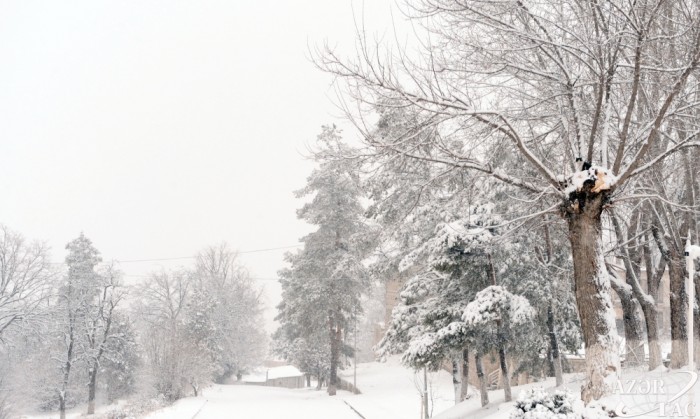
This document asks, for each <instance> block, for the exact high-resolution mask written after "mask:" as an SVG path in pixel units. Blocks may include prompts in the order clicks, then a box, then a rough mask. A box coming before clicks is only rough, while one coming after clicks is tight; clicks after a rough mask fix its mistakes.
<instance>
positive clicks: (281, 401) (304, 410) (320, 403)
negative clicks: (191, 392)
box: [146, 385, 369, 419]
mask: <svg viewBox="0 0 700 419" xmlns="http://www.w3.org/2000/svg"><path fill="white" fill-rule="evenodd" d="M195 417H196V418H197V419H224V418H250V419H253V418H255V419H281V418H285V419H293V418H300V419H301V418H304V419H315V418H318V419H325V418H328V419H330V418H334V419H358V418H359V416H357V414H355V413H354V412H353V411H352V409H350V407H348V406H347V405H345V403H343V400H342V399H341V398H338V397H335V398H334V397H328V396H327V395H326V393H325V392H323V391H315V390H313V389H286V388H276V387H264V386H255V385H214V386H211V387H209V388H208V389H206V390H205V391H204V394H203V395H202V396H200V397H187V398H185V399H182V400H179V401H178V402H176V403H175V404H173V405H172V406H169V407H166V408H164V409H161V410H158V411H156V412H154V413H152V414H150V415H148V416H146V418H147V419H192V418H195ZM368 419H369V418H368Z"/></svg>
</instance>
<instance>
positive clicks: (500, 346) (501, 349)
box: [497, 322, 513, 402]
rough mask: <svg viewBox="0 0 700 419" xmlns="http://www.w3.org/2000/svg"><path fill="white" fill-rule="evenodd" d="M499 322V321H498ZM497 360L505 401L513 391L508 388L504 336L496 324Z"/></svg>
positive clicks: (511, 396)
mask: <svg viewBox="0 0 700 419" xmlns="http://www.w3.org/2000/svg"><path fill="white" fill-rule="evenodd" d="M499 323H500V322H499ZM497 339H498V361H499V364H500V366H501V380H503V394H504V396H505V401H507V402H509V401H511V400H513V393H512V392H511V389H510V373H509V372H508V362H507V359H506V338H505V337H504V335H503V331H502V327H501V326H500V325H498V337H497Z"/></svg>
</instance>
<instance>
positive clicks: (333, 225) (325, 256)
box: [277, 126, 369, 395]
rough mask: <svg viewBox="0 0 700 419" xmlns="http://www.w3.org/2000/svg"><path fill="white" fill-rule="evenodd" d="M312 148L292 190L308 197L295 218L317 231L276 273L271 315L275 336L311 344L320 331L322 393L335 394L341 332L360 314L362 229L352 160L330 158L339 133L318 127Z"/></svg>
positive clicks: (337, 148) (337, 150)
mask: <svg viewBox="0 0 700 419" xmlns="http://www.w3.org/2000/svg"><path fill="white" fill-rule="evenodd" d="M318 147H319V149H318V150H317V151H316V153H315V159H316V161H317V163H318V167H317V168H316V169H315V170H314V171H313V172H312V174H311V176H309V178H308V181H307V185H306V187H304V188H303V189H301V190H299V191H297V192H296V196H297V197H299V198H303V197H311V200H310V202H308V203H306V204H305V205H304V206H303V207H302V208H301V209H299V210H298V212H297V216H298V217H299V218H300V219H302V220H304V221H306V222H308V223H309V224H312V225H315V226H317V229H316V231H314V232H313V233H311V234H308V235H307V236H305V237H303V238H302V239H301V240H302V242H303V243H304V248H303V249H302V250H301V251H299V252H298V253H295V254H288V255H287V262H288V263H289V265H290V267H289V268H288V269H285V270H283V271H281V272H280V277H281V283H282V299H283V301H282V303H281V304H280V306H279V310H280V313H279V315H278V317H277V318H278V320H279V321H280V323H281V329H282V331H281V332H280V333H278V337H279V338H283V339H286V340H287V341H288V342H294V341H296V340H297V339H299V338H301V339H303V341H306V342H312V340H311V337H312V336H314V335H316V334H318V333H320V332H321V331H322V330H325V333H327V335H328V338H329V339H328V340H329V346H330V348H329V350H330V365H329V382H328V394H330V395H335V393H336V388H337V384H338V382H337V371H338V368H339V363H340V354H341V352H342V351H343V350H347V348H344V347H343V335H344V334H345V333H346V331H347V330H348V328H349V327H350V326H351V325H352V320H353V318H354V316H356V315H358V314H359V313H360V312H361V306H360V296H361V294H362V292H363V291H364V290H366V289H367V287H368V281H369V277H368V273H367V270H366V268H365V266H364V265H363V263H362V260H363V258H364V254H365V246H364V243H363V240H362V234H363V232H364V230H365V229H366V227H365V225H364V223H363V219H362V216H363V208H362V205H361V203H360V197H361V196H362V191H361V188H360V179H359V176H358V174H357V171H356V170H355V167H354V166H353V162H352V161H349V160H335V159H333V158H332V156H334V155H337V154H341V153H343V152H348V151H349V148H348V147H347V146H346V145H345V144H343V142H342V140H341V137H340V131H339V130H338V129H337V128H336V127H335V126H324V127H323V129H322V132H321V134H320V135H319V136H318Z"/></svg>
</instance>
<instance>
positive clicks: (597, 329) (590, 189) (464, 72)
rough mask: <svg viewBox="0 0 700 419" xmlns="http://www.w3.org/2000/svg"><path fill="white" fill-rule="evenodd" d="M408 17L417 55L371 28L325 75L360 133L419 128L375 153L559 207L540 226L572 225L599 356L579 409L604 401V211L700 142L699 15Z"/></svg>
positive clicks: (429, 1)
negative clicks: (400, 124)
mask: <svg viewBox="0 0 700 419" xmlns="http://www.w3.org/2000/svg"><path fill="white" fill-rule="evenodd" d="M408 14H409V15H410V16H411V17H414V18H415V19H416V20H415V22H419V23H418V24H419V25H422V27H423V28H424V29H425V31H424V32H420V31H416V33H418V36H417V38H418V41H417V42H416V43H414V44H413V45H411V48H410V49H407V48H397V49H393V50H392V49H390V48H386V49H385V48H384V47H383V46H382V45H381V44H380V43H379V42H372V41H371V40H370V39H369V38H368V37H367V34H366V33H364V32H363V30H362V29H359V30H358V35H359V36H358V45H357V55H356V56H355V58H351V59H344V58H342V57H341V56H340V55H339V54H337V53H336V52H335V51H334V50H332V49H330V48H325V49H323V50H322V51H320V53H319V54H318V55H317V59H316V62H317V65H318V66H319V67H321V68H322V69H323V70H324V71H327V72H329V73H331V74H333V75H335V76H337V77H338V78H339V79H341V81H344V82H345V84H344V86H345V88H344V93H346V96H343V103H345V104H346V105H347V106H346V110H347V111H348V115H349V116H351V117H353V118H354V119H353V120H354V121H355V122H356V125H357V126H358V127H360V128H364V127H368V126H371V124H370V123H368V122H367V121H368V120H370V119H371V118H365V117H368V116H369V115H372V114H373V113H374V112H375V111H376V109H377V108H378V107H382V108H384V109H387V108H389V109H392V108H394V109H399V108H400V109H404V110H408V111H407V113H409V114H410V115H411V119H410V120H408V121H407V122H406V124H405V129H404V130H403V132H401V133H395V134H396V135H392V136H377V135H372V130H371V128H370V129H366V130H365V134H366V135H365V145H366V146H367V149H368V150H367V152H368V153H372V154H374V155H383V156H385V157H386V158H387V159H396V158H408V159H420V160H424V161H429V162H432V163H434V164H436V165H441V166H444V167H445V168H446V169H454V170H471V171H477V172H481V173H484V174H487V175H490V176H492V177H494V178H496V179H499V180H501V181H503V182H505V183H508V184H510V185H514V186H517V187H519V188H521V189H522V190H524V191H526V192H527V193H528V194H529V195H530V198H531V199H530V202H538V203H546V204H547V205H546V206H545V208H546V209H545V210H544V211H532V213H533V214H532V215H533V216H539V215H540V214H541V213H543V212H558V213H559V214H561V216H562V218H563V220H564V221H565V223H566V226H567V228H568V232H569V240H570V243H571V249H572V256H573V262H574V281H575V288H576V296H577V305H578V311H579V316H580V318H581V325H582V329H583V337H584V342H585V346H586V362H587V366H586V371H587V375H588V377H587V378H588V380H587V383H586V384H585V385H584V388H583V390H582V398H583V399H584V401H585V402H589V401H591V400H593V399H598V398H600V397H602V396H603V395H605V394H606V393H608V392H610V391H611V384H612V383H614V382H615V380H616V378H617V376H618V374H619V369H620V363H619V357H618V336H617V332H616V330H615V323H614V313H613V310H612V303H611V298H610V281H609V277H608V273H607V270H606V267H605V261H604V257H603V253H602V251H601V247H602V246H601V240H602V239H601V228H602V216H603V212H604V210H605V209H606V208H608V207H609V206H611V205H614V203H615V200H616V199H619V198H622V197H629V196H630V195H631V194H633V193H634V190H635V186H636V185H637V183H638V182H639V179H641V178H643V176H642V175H644V174H646V173H649V172H650V171H653V170H654V169H655V167H656V165H657V164H658V163H660V162H662V161H663V160H664V159H666V158H667V157H668V156H670V155H672V154H674V153H676V152H677V151H679V150H682V149H685V148H689V147H692V146H697V145H698V144H699V142H698V139H697V134H698V132H699V131H698V129H699V128H700V127H698V124H697V122H696V119H695V110H696V108H697V107H698V102H697V96H696V92H697V81H698V80H697V69H698V61H699V59H700V21H699V20H698V19H699V16H700V14H699V10H698V6H697V4H696V3H687V2H671V1H668V0H640V1H636V2H627V1H619V0H613V1H606V2H600V1H598V0H590V1H573V0H557V1H553V0H545V1H540V2H531V1H526V0H505V1H497V2H493V1H490V0H489V1H480V0H458V1H454V0H422V1H421V0H416V1H410V4H409V5H408ZM423 34H425V35H424V36H423ZM348 97H349V98H350V99H348ZM352 105H357V107H356V108H355V107H354V106H352ZM358 117H359V118H358ZM679 125H680V126H683V128H684V129H683V130H678V129H670V128H671V127H674V126H679ZM427 131H428V132H431V133H432V135H422V134H423V133H425V132H427ZM517 205H518V206H522V205H527V203H523V201H518V202H517Z"/></svg>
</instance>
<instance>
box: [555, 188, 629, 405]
mask: <svg viewBox="0 0 700 419" xmlns="http://www.w3.org/2000/svg"><path fill="white" fill-rule="evenodd" d="M591 188H592V185H584V187H583V190H582V191H580V192H574V193H572V194H571V196H570V201H569V202H568V203H567V204H565V206H566V207H565V208H564V211H565V213H566V218H567V221H568V225H569V241H570V242H571V252H572V256H573V262H574V286H575V289H576V305H577V307H578V313H579V317H580V319H581V329H582V332H583V341H584V344H585V347H586V373H587V377H586V378H587V382H586V383H585V384H584V386H583V388H582V391H581V398H582V399H583V401H584V403H586V404H588V402H590V401H592V400H597V399H600V398H601V397H603V396H605V395H606V394H610V393H611V392H612V386H613V384H614V383H615V382H617V380H618V376H619V371H620V359H619V353H618V345H619V337H618V335H617V330H616V327H615V312H614V311H613V306H612V301H611V299H610V279H609V278H608V275H607V270H606V268H605V261H604V259H603V254H602V253H601V252H602V250H601V243H600V240H601V237H600V235H601V219H600V216H601V213H602V210H603V204H604V203H605V201H606V197H607V192H608V191H602V192H598V193H595V192H593V191H592V190H591Z"/></svg>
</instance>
